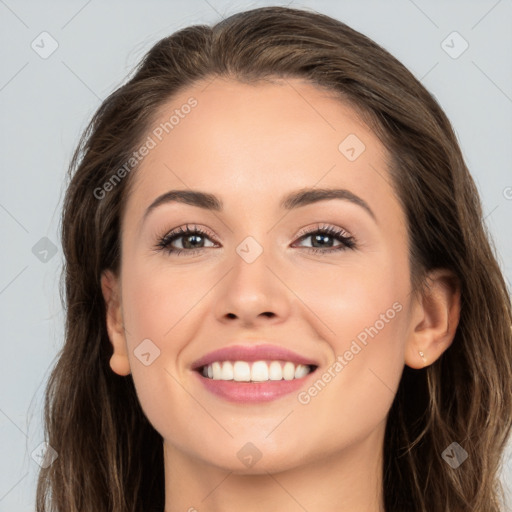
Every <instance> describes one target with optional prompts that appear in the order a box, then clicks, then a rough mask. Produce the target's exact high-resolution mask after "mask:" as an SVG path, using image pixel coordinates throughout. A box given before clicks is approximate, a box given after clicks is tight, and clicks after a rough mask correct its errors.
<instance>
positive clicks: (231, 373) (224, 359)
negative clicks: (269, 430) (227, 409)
mask: <svg viewBox="0 0 512 512" xmlns="http://www.w3.org/2000/svg"><path fill="white" fill-rule="evenodd" d="M318 367H319V362H318V361H314V360H312V359H308V358H307V357H304V356H301V355H300V354H298V353H296V352H293V351H291V350H289V349H286V348H284V347H279V346H276V345H269V344H263V345H234V346H228V347H224V348H221V349H219V350H215V351H213V352H210V353H209V354H206V355H205V356H203V357H202V358H200V359H198V360H197V361H195V362H194V363H193V364H192V365H191V367H190V368H191V370H193V373H194V374H195V375H197V378H198V380H199V382H200V384H201V385H202V386H203V389H206V390H207V391H208V392H210V393H212V394H213V395H215V396H216V397H218V398H221V399H223V400H227V401H229V402H237V403H259V402H268V401H271V400H276V399H278V398H281V397H285V396H286V395H288V396H293V393H294V392H295V393H297V392H298V391H299V390H300V389H301V388H304V387H306V386H308V385H311V384H310V382H311V381H312V379H314V378H315V377H314V375H315V372H316V370H317V368H318Z"/></svg>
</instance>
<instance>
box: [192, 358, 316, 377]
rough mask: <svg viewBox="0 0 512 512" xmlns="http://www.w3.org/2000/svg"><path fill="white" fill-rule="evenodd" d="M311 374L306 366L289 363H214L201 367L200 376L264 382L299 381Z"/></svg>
mask: <svg viewBox="0 0 512 512" xmlns="http://www.w3.org/2000/svg"><path fill="white" fill-rule="evenodd" d="M310 372H311V368H310V367H309V366H308V365H304V364H298V365H295V364H294V363H292V362H290V361H254V362H253V363H252V364H251V363H248V362H247V361H234V362H232V361H223V362H221V361H215V362H214V363H212V364H209V365H207V366H203V368H202V375H203V376H204V377H207V378H209V379H213V380H234V381H237V382H265V381H268V380H283V379H284V380H293V379H301V378H302V377H305V376H306V375H307V374H308V373H310Z"/></svg>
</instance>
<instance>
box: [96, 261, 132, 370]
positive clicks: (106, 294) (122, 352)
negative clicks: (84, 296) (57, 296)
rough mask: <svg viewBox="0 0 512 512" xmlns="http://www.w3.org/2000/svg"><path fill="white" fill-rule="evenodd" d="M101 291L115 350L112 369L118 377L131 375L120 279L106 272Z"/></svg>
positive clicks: (109, 333) (111, 360) (103, 276)
mask: <svg viewBox="0 0 512 512" xmlns="http://www.w3.org/2000/svg"><path fill="white" fill-rule="evenodd" d="M101 291H102V293H103V298H104V300H105V305H106V313H107V314H106V322H107V332H108V337H109V339H110V343H111V344H112V347H113V349H114V353H113V354H112V357H111V358H110V368H112V371H114V372H115V373H117V374H118V375H122V376H126V375H129V374H130V362H129V359H128V349H127V345H126V336H125V330H124V325H123V315H122V309H121V300H120V296H121V293H120V286H119V279H118V278H117V277H116V276H115V275H114V273H113V272H112V271H110V270H105V271H104V272H103V273H102V275H101Z"/></svg>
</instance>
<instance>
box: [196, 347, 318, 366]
mask: <svg viewBox="0 0 512 512" xmlns="http://www.w3.org/2000/svg"><path fill="white" fill-rule="evenodd" d="M265 359H271V360H272V359H279V360H282V361H291V362H292V363H294V364H304V365H314V366H318V363H317V362H315V361H314V360H312V359H309V358H307V357H304V356H301V355H300V354H297V353H296V352H293V351H291V350H289V349H287V348H284V347H279V346H277V345H270V344H261V345H231V346H229V347H223V348H220V349H218V350H214V351H213V352H209V353H208V354H206V355H204V356H203V357H200V358H199V359H197V360H196V361H194V362H193V363H192V369H193V370H197V369H199V368H202V367H203V366H206V365H208V364H211V363H213V362H215V361H262V360H265Z"/></svg>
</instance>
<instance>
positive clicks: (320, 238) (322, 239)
mask: <svg viewBox="0 0 512 512" xmlns="http://www.w3.org/2000/svg"><path fill="white" fill-rule="evenodd" d="M326 238H331V237H330V236H329V235H322V234H319V235H315V236H314V237H313V247H331V246H332V240H331V244H327V243H324V242H325V239H326ZM317 242H320V245H319V246H316V245H315V244H316V243H317Z"/></svg>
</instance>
